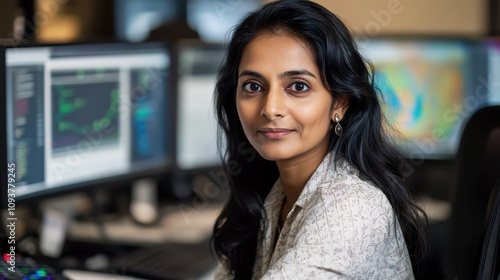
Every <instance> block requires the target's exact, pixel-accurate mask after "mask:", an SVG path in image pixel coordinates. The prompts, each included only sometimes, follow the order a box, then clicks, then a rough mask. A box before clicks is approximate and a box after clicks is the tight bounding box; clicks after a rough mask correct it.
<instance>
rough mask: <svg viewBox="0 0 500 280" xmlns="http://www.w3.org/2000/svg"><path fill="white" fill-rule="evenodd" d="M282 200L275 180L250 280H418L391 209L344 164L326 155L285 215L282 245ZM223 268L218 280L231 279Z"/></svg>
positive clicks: (374, 190)
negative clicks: (265, 223) (266, 221)
mask: <svg viewBox="0 0 500 280" xmlns="http://www.w3.org/2000/svg"><path fill="white" fill-rule="evenodd" d="M283 199H284V193H283V185H282V184H281V181H280V180H278V181H277V182H276V183H275V185H274V186H273V188H272V189H271V191H270V193H269V195H268V196H267V197H266V200H265V203H264V207H265V211H266V213H267V217H268V223H267V227H266V228H265V229H264V228H261V229H260V237H259V241H260V242H259V244H258V247H257V255H256V260H255V264H254V269H253V277H252V278H253V279H384V280H388V279H414V276H413V271H412V265H411V262H410V258H409V254H408V249H407V247H406V243H405V241H404V238H403V234H402V231H401V228H400V226H399V223H398V222H397V220H396V217H395V215H394V212H393V210H392V207H391V204H390V203H389V201H388V200H387V198H386V196H385V195H384V194H383V193H382V191H381V190H380V189H378V188H376V187H374V186H373V185H372V184H371V183H369V182H366V181H363V180H361V179H360V178H359V177H358V172H357V170H356V169H355V168H353V167H351V166H349V165H348V164H347V163H346V162H345V161H343V160H342V159H341V160H339V161H338V162H337V168H336V169H335V167H334V154H333V153H330V154H328V155H327V156H326V157H325V159H324V160H323V161H322V163H321V164H320V165H319V166H318V168H317V169H316V171H315V172H314V174H313V175H312V176H311V178H310V179H309V181H308V182H307V184H306V186H305V187H304V189H303V191H302V193H301V194H300V196H299V198H298V199H297V201H296V202H295V204H294V206H293V208H292V210H291V211H290V213H289V214H288V216H287V218H286V220H285V222H284V224H283V229H282V230H281V233H279V237H278V240H277V241H275V240H276V238H275V236H276V235H277V230H278V219H279V215H280V211H281V204H282V202H283ZM230 278H231V277H230V276H229V275H228V274H227V271H226V269H225V268H224V266H223V265H219V267H218V269H217V272H216V277H215V279H230Z"/></svg>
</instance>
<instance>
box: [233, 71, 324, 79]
mask: <svg viewBox="0 0 500 280" xmlns="http://www.w3.org/2000/svg"><path fill="white" fill-rule="evenodd" d="M300 75H307V76H311V77H313V78H315V79H317V78H316V76H315V75H314V74H313V73H311V72H309V71H307V70H305V69H301V70H290V71H286V72H283V73H281V74H280V75H279V77H280V78H285V77H291V76H300ZM242 76H253V77H256V78H259V79H264V76H263V75H262V74H260V73H258V72H255V71H251V70H243V71H241V73H240V75H239V76H238V78H241V77H242Z"/></svg>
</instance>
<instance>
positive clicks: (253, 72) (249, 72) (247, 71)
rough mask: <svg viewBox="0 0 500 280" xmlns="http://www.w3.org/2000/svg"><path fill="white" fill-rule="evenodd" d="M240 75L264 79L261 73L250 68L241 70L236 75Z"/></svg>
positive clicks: (239, 76)
mask: <svg viewBox="0 0 500 280" xmlns="http://www.w3.org/2000/svg"><path fill="white" fill-rule="evenodd" d="M242 76H253V77H255V78H259V79H264V76H263V75H262V74H260V73H258V72H255V71H251V70H243V71H241V73H240V75H238V78H241V77H242Z"/></svg>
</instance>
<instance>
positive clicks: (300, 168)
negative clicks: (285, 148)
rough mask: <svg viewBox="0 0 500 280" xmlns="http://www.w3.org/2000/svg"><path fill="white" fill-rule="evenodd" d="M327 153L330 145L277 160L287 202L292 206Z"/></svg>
mask: <svg viewBox="0 0 500 280" xmlns="http://www.w3.org/2000/svg"><path fill="white" fill-rule="evenodd" d="M327 153H328V147H319V148H318V149H316V150H313V151H310V152H309V153H307V154H305V155H301V156H300V157H296V158H292V159H287V160H283V161H277V162H276V163H277V165H278V169H279V172H280V180H281V182H282V183H283V190H284V193H285V196H286V202H287V204H288V205H289V206H290V207H291V206H292V205H293V204H295V202H296V201H297V199H298V198H299V196H300V193H301V192H302V190H303V189H304V187H305V185H306V183H307V181H309V179H310V178H311V176H312V174H313V173H314V171H315V170H316V169H317V168H318V166H319V165H320V164H321V162H322V161H323V159H324V158H325V156H326V154H327Z"/></svg>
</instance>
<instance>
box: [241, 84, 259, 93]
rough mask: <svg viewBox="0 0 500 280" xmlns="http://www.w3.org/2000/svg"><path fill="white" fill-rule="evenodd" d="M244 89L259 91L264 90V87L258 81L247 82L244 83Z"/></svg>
mask: <svg viewBox="0 0 500 280" xmlns="http://www.w3.org/2000/svg"><path fill="white" fill-rule="evenodd" d="M243 90H245V91H246V92H258V91H262V87H261V86H260V85H259V84H257V83H251V82H250V83H246V84H244V85H243Z"/></svg>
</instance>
